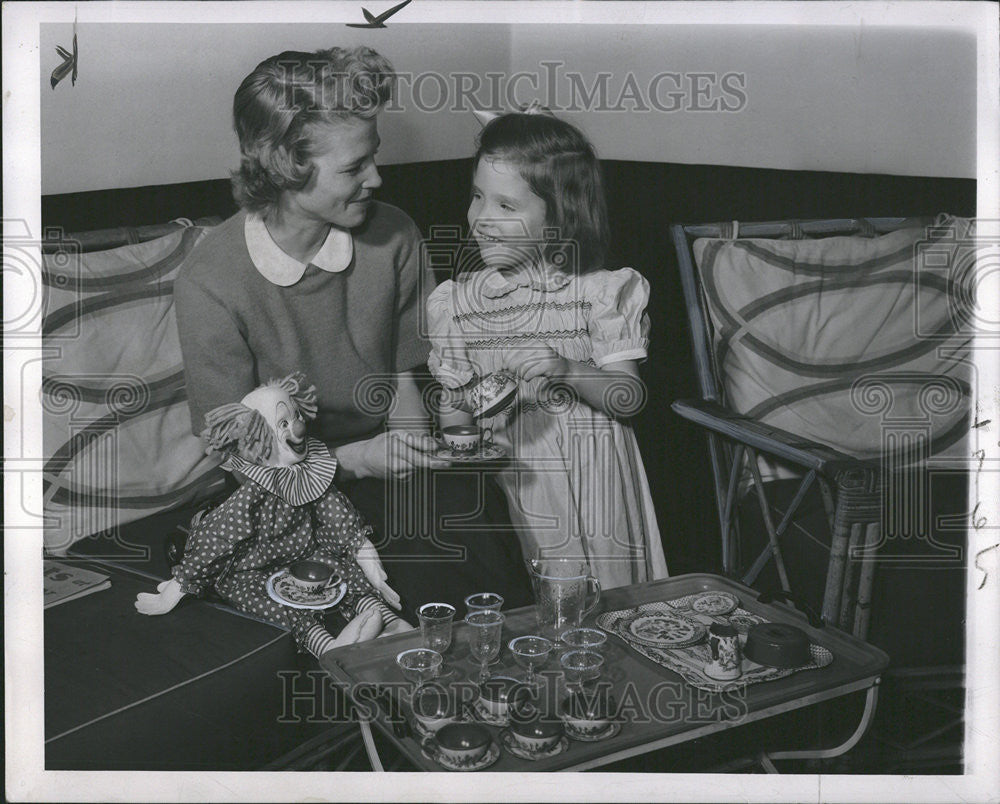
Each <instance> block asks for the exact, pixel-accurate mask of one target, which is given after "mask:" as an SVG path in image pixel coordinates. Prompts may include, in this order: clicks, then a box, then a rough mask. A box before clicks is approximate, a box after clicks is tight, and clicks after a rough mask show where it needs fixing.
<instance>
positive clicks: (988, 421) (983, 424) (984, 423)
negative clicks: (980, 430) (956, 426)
mask: <svg viewBox="0 0 1000 804" xmlns="http://www.w3.org/2000/svg"><path fill="white" fill-rule="evenodd" d="M991 421H993V419H987V420H986V421H982V422H976V423H975V424H974V425H972V426H973V427H985V426H986V425H987V424H989V423H990V422H991Z"/></svg>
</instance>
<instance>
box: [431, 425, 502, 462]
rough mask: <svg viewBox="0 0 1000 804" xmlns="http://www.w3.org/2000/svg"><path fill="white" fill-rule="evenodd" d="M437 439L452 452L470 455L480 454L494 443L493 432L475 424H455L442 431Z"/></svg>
mask: <svg viewBox="0 0 1000 804" xmlns="http://www.w3.org/2000/svg"><path fill="white" fill-rule="evenodd" d="M436 437H437V438H438V439H439V440H440V441H442V442H444V444H445V446H447V447H448V449H450V450H451V451H452V452H455V453H458V454H461V455H468V454H472V453H475V452H480V451H481V450H482V448H483V447H484V446H485V445H487V444H489V443H490V442H492V441H493V431H492V430H491V429H490V428H489V427H487V428H485V429H484V428H482V427H479V426H478V425H475V424H453V425H451V426H450V427H445V428H443V429H442V430H440V431H439V432H438V433H437V434H436Z"/></svg>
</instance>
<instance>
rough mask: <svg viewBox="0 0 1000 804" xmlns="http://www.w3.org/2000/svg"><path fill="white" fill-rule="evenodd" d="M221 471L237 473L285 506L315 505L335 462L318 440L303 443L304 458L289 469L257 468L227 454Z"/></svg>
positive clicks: (253, 464)
mask: <svg viewBox="0 0 1000 804" xmlns="http://www.w3.org/2000/svg"><path fill="white" fill-rule="evenodd" d="M222 467H223V468H224V469H227V470H229V471H231V472H233V471H235V472H240V473H242V474H244V475H246V476H247V477H248V478H250V480H252V481H253V482H254V483H256V484H257V485H258V486H260V487H262V488H263V489H264V490H265V491H269V492H271V494H274V495H276V496H278V497H280V498H281V499H283V500H284V501H285V502H287V503H288V504H289V505H293V506H299V505H306V504H308V503H311V502H316V500H318V499H319V498H320V497H322V496H323V495H324V494H325V493H326V491H327V489H329V488H330V484H331V483H333V477H334V475H335V474H336V473H337V459H336V458H334V457H333V456H332V455H330V451H329V450H328V449H327V448H326V444H324V443H323V442H322V441H320V440H319V439H318V438H310V439H308V440H307V442H306V457H305V458H303V459H302V460H301V461H300V462H299V463H297V464H294V465H293V466H260V465H259V464H256V463H250V461H248V460H246V459H244V458H241V457H240V456H239V455H236V454H235V453H234V454H231V455H229V457H228V458H226V461H225V462H224V463H223V464H222Z"/></svg>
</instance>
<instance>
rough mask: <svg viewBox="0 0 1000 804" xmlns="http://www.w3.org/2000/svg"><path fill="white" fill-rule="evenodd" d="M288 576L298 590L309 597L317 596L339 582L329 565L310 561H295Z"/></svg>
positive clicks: (289, 569)
mask: <svg viewBox="0 0 1000 804" xmlns="http://www.w3.org/2000/svg"><path fill="white" fill-rule="evenodd" d="M288 574H289V575H291V578H292V582H293V583H294V584H295V585H296V586H297V587H298V588H299V589H301V590H302V591H303V592H307V593H308V594H311V595H318V594H319V593H320V592H323V591H324V590H325V589H329V588H330V587H331V586H336V585H337V584H339V583H340V580H341V578H340V576H339V575H338V574H337V573H336V572H334V571H333V567H331V566H330V565H329V564H324V563H323V562H322V561H312V560H310V559H306V560H303V561H296V562H295V563H294V564H292V565H291V566H290V567H289V568H288Z"/></svg>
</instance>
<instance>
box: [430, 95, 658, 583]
mask: <svg viewBox="0 0 1000 804" xmlns="http://www.w3.org/2000/svg"><path fill="white" fill-rule="evenodd" d="M468 219H469V226H470V230H471V234H472V237H473V238H474V239H475V241H476V243H477V244H478V251H479V255H480V256H481V265H478V266H477V267H476V269H475V270H465V271H459V272H458V274H457V276H456V278H455V279H454V280H449V281H446V282H444V283H442V284H441V285H439V286H438V287H437V288H436V289H435V290H434V292H433V293H432V294H431V296H430V297H429V299H428V303H427V309H428V323H429V326H430V334H431V341H432V346H433V348H432V352H431V356H430V359H429V361H428V362H429V365H430V368H431V371H432V372H433V373H434V374H435V376H436V377H437V379H438V380H439V381H440V382H441V384H442V385H443V386H444V387H445V388H446V389H450V390H451V393H449V394H448V395H447V401H446V403H445V409H444V411H443V412H442V415H441V418H442V426H448V425H452V424H463V423H469V422H471V420H472V416H471V413H470V412H468V411H470V410H471V407H470V405H469V404H468V400H467V398H466V394H465V392H466V391H467V389H468V387H469V386H470V384H471V383H474V382H475V381H476V380H477V379H478V378H479V377H481V376H483V375H486V374H488V373H490V372H494V371H506V372H508V373H510V374H513V375H515V376H516V377H517V378H518V385H519V388H518V395H517V403H516V404H515V405H513V406H510V407H508V408H507V409H506V410H504V411H501V412H500V413H498V414H496V415H494V416H491V417H489V418H484V419H483V420H481V421H480V422H479V424H481V425H482V426H484V427H491V428H492V430H493V433H494V441H495V443H497V444H498V445H499V446H501V447H503V448H504V449H506V450H507V452H508V454H509V455H510V456H511V458H512V462H511V464H510V465H509V466H507V467H504V468H503V469H502V471H500V472H499V473H498V475H497V479H498V482H499V483H500V485H501V486H502V488H503V489H504V491H505V492H506V494H507V498H508V502H509V504H510V510H511V518H512V519H513V521H514V524H515V526H516V527H517V529H518V532H519V535H520V537H521V542H522V549H523V551H524V554H525V556H526V557H533V556H535V555H538V554H539V553H541V555H542V557H569V558H574V559H577V558H578V559H580V560H581V561H586V562H588V563H589V564H590V567H591V571H592V572H593V573H594V574H595V575H596V577H597V578H598V580H600V582H601V584H602V586H604V587H605V588H611V587H616V586H623V585H626V584H632V583H638V582H642V581H647V580H653V579H656V578H664V577H666V575H667V566H666V560H665V559H664V555H663V547H662V544H661V541H660V533H659V530H658V528H657V525H656V519H655V516H654V512H653V505H652V500H651V498H650V494H649V486H648V484H647V481H646V475H645V472H644V470H643V466H642V460H641V458H640V456H639V450H638V447H637V444H636V439H635V435H634V434H633V432H632V430H631V428H629V427H628V426H627V425H626V424H624V423H622V421H621V419H622V418H623V417H627V416H628V415H631V414H634V413H636V412H637V411H638V409H639V407H640V406H641V403H642V401H643V399H644V387H643V386H642V383H641V381H640V380H639V376H638V368H637V364H638V361H639V360H642V359H644V358H645V357H646V348H647V346H648V343H649V341H648V333H649V320H648V318H647V317H646V316H645V315H644V312H643V311H644V310H645V307H646V303H647V301H648V298H649V285H648V283H647V282H646V280H645V279H644V278H643V277H642V276H640V275H639V274H638V273H637V272H635V271H633V270H632V269H630V268H622V269H620V270H617V271H608V270H605V269H604V263H603V260H604V255H605V251H606V247H607V241H608V223H607V212H606V208H605V202H604V197H603V191H602V188H601V180H600V171H599V165H598V161H597V157H596V155H595V154H594V150H593V148H592V147H591V145H590V143H589V142H588V141H587V140H586V138H585V137H584V136H583V135H582V134H581V133H580V132H579V131H578V130H577V129H576V128H574V127H573V126H571V125H569V124H568V123H565V122H563V121H560V120H558V119H556V118H554V117H551V116H549V115H548V114H542V113H538V112H537V111H534V110H532V111H530V112H520V113H513V114H506V115H502V116H499V117H496V118H495V119H493V120H492V121H491V122H489V123H488V124H487V125H486V126H485V128H484V129H483V131H482V133H481V135H480V139H479V147H478V150H477V152H476V161H475V174H474V176H473V185H472V201H471V204H470V206H469V212H468Z"/></svg>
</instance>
